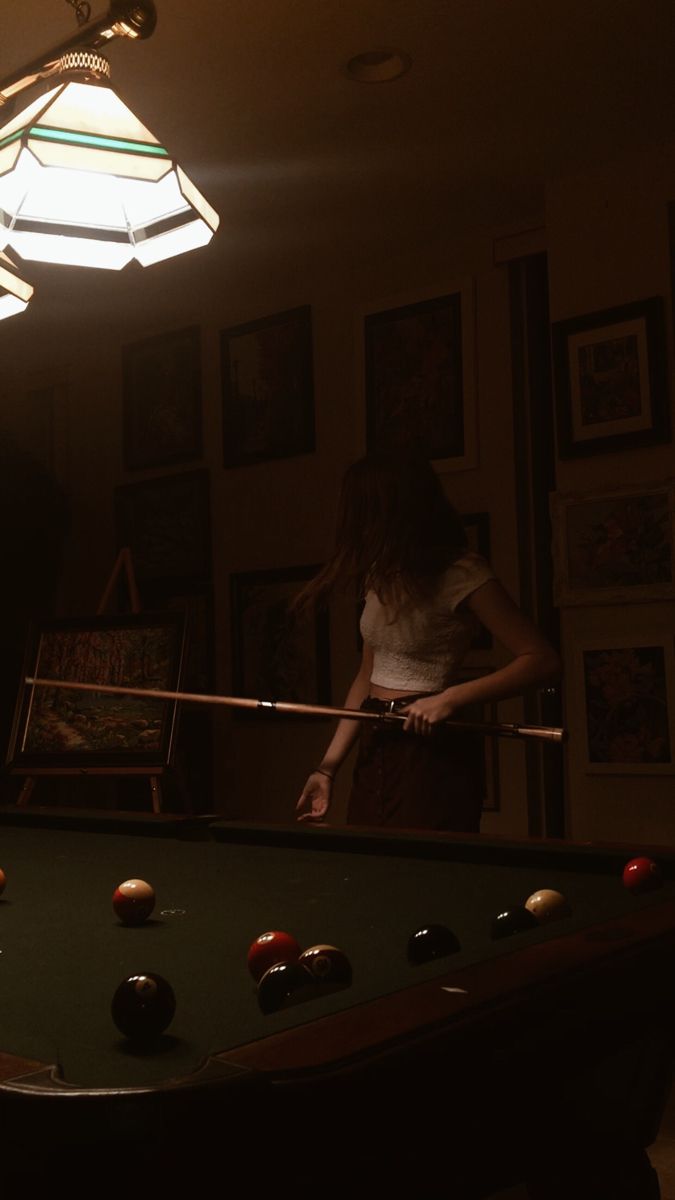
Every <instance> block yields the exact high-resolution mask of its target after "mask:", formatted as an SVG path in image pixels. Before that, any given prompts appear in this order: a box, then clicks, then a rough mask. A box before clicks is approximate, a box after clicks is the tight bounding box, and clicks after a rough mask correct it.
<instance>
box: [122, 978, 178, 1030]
mask: <svg viewBox="0 0 675 1200" xmlns="http://www.w3.org/2000/svg"><path fill="white" fill-rule="evenodd" d="M111 1011H112V1018H113V1021H114V1022H115V1024H116V1026H117V1028H118V1029H119V1031H120V1033H123V1034H124V1036H125V1037H127V1038H129V1039H130V1040H131V1041H134V1042H149V1041H152V1040H153V1039H155V1038H158V1037H159V1036H160V1034H162V1033H164V1030H165V1029H166V1028H167V1026H168V1025H169V1024H170V1023H171V1021H172V1020H173V1016H174V1013H175V1011H176V997H175V996H174V994H173V988H172V987H171V984H170V983H167V981H166V979H163V978H162V976H161V975H154V974H150V973H149V972H148V973H147V974H145V975H130V976H129V977H128V978H127V979H123V980H122V982H121V984H120V985H119V987H118V988H117V991H116V992H115V995H114V996H113V999H112V1005H111Z"/></svg>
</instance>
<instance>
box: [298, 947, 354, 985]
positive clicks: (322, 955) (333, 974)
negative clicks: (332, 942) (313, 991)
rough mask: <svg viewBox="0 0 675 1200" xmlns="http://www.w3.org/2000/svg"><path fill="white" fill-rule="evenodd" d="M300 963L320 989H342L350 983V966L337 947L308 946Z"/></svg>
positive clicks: (342, 952) (345, 956) (301, 956)
mask: <svg viewBox="0 0 675 1200" xmlns="http://www.w3.org/2000/svg"><path fill="white" fill-rule="evenodd" d="M300 963H301V965H302V966H303V967H306V968H307V970H308V971H310V972H311V974H312V976H313V977H314V979H315V980H316V982H317V984H318V985H319V986H320V987H325V988H343V987H349V986H350V984H351V982H352V966H351V963H350V961H349V959H348V958H347V955H346V954H345V953H344V951H343V950H338V948H337V946H324V945H319V946H310V947H309V949H308V950H304V951H303V953H302V954H301V955H300Z"/></svg>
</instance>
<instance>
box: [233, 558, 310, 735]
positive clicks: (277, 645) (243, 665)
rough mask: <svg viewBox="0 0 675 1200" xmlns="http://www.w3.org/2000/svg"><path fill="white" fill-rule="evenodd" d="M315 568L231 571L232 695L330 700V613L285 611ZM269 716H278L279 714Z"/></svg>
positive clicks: (294, 700)
mask: <svg viewBox="0 0 675 1200" xmlns="http://www.w3.org/2000/svg"><path fill="white" fill-rule="evenodd" d="M319 569H320V568H319V566H301V567H284V568H281V569H279V570H263V571H246V572H242V573H240V574H236V575H232V576H231V613H232V665H233V680H232V686H233V694H234V695H236V696H243V697H248V698H255V699H258V700H286V701H291V702H292V703H300V704H330V703H331V681H330V633H329V619H328V613H327V611H325V610H323V611H320V612H318V613H317V614H315V615H314V616H312V617H311V618H308V617H298V616H296V615H294V614H292V613H290V612H289V604H290V602H291V601H292V600H293V598H294V596H296V595H297V593H298V592H299V591H300V589H301V587H302V586H303V584H304V583H306V582H307V580H308V579H311V578H313V576H314V575H316V574H317V572H318V571H319ZM237 715H238V716H240V717H246V716H249V717H251V716H252V717H253V718H258V717H260V716H269V713H268V714H265V713H256V712H255V711H253V710H248V711H246V710H243V711H241V712H239V713H238V714H237ZM273 716H274V719H275V720H278V719H279V714H273ZM291 719H294V720H297V719H298V718H297V717H295V716H292V717H291ZM309 719H313V718H309Z"/></svg>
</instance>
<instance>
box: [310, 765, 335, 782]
mask: <svg viewBox="0 0 675 1200" xmlns="http://www.w3.org/2000/svg"><path fill="white" fill-rule="evenodd" d="M312 775H325V776H326V779H335V776H334V775H333V774H332V772H331V771H324V769H323V767H315V768H314V770H313V771H312Z"/></svg>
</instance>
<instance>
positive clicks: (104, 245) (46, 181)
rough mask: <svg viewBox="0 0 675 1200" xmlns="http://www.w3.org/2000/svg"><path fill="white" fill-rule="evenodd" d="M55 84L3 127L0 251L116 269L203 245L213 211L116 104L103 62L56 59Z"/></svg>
mask: <svg viewBox="0 0 675 1200" xmlns="http://www.w3.org/2000/svg"><path fill="white" fill-rule="evenodd" d="M61 71H62V74H61V77H60V81H59V83H58V84H57V86H56V87H54V88H53V89H52V90H51V91H49V92H47V93H46V94H44V95H42V96H40V97H39V98H38V99H37V100H34V101H33V102H32V103H31V104H29V105H28V107H27V108H24V109H23V111H22V112H20V113H19V114H18V115H17V116H15V117H13V118H12V120H10V121H9V122H8V123H7V124H6V125H5V126H4V127H3V128H2V129H0V246H3V245H10V246H12V247H14V249H15V250H17V251H18V253H19V254H20V255H21V256H22V258H24V259H34V260H39V261H41V262H52V263H64V264H70V265H73V266H82V267H107V268H109V269H112V270H119V269H120V268H121V267H124V266H126V264H127V263H128V262H130V261H131V259H133V258H135V259H137V260H138V262H140V263H141V264H142V265H143V266H149V265H150V264H151V263H155V262H160V261H161V260H162V259H165V258H171V257H172V256H173V255H176V254H182V253H183V252H184V251H186V250H193V249H195V248H196V247H198V246H204V245H206V243H207V242H208V241H209V240H210V239H211V237H212V236H213V234H214V232H215V230H216V229H217V227H218V222H219V218H218V215H217V214H216V213H215V212H214V210H213V209H212V208H211V206H210V204H208V202H207V201H206V200H205V199H204V197H203V196H202V195H201V193H200V192H199V191H198V190H197V188H196V187H195V186H194V184H193V183H191V181H190V180H189V179H188V177H187V175H186V174H185V172H184V171H183V170H181V168H180V167H179V166H178V164H177V163H176V162H175V161H174V160H173V159H172V158H171V156H170V154H169V153H168V151H167V150H166V149H165V148H164V146H163V145H162V144H161V143H160V142H159V141H158V140H157V138H156V137H155V136H154V135H153V134H152V133H150V131H149V130H148V129H146V128H145V126H144V125H142V124H141V122H140V121H139V120H138V118H137V117H135V116H134V114H133V113H132V112H131V110H130V109H129V108H127V106H126V104H124V103H123V102H122V100H120V98H119V96H118V95H117V94H116V92H115V91H114V90H113V88H112V87H111V86H110V84H109V82H108V76H109V73H110V68H109V66H108V63H107V60H106V59H105V58H103V57H102V56H101V55H100V54H96V53H93V52H91V51H78V52H76V53H70V54H67V55H65V56H64V58H63V59H62V60H61Z"/></svg>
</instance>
